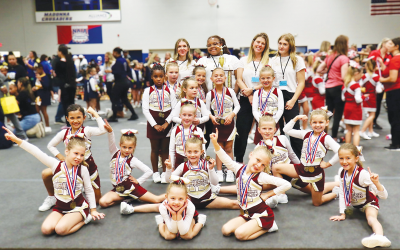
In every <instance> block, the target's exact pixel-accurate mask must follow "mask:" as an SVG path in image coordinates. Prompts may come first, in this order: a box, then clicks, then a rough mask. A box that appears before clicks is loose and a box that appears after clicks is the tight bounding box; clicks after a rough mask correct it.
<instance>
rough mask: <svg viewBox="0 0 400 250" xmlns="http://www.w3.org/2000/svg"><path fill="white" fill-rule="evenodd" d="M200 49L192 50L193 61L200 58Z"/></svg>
mask: <svg viewBox="0 0 400 250" xmlns="http://www.w3.org/2000/svg"><path fill="white" fill-rule="evenodd" d="M200 54H201V50H200V49H195V50H194V51H193V60H194V61H195V62H197V61H198V60H199V59H200V58H201V55H200Z"/></svg>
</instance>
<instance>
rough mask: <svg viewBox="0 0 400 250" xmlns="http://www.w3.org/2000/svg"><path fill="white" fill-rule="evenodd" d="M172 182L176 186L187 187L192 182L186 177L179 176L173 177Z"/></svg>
mask: <svg viewBox="0 0 400 250" xmlns="http://www.w3.org/2000/svg"><path fill="white" fill-rule="evenodd" d="M171 181H172V182H173V183H175V184H178V185H180V184H183V185H187V184H189V183H190V180H189V179H187V178H185V177H179V176H177V175H171Z"/></svg>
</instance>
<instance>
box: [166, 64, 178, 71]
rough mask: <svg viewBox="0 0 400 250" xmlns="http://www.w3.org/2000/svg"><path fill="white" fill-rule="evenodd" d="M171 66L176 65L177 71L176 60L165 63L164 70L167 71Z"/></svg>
mask: <svg viewBox="0 0 400 250" xmlns="http://www.w3.org/2000/svg"><path fill="white" fill-rule="evenodd" d="M171 67H177V68H178V72H179V65H178V63H177V62H169V63H167V65H165V72H168V70H169V68H171Z"/></svg>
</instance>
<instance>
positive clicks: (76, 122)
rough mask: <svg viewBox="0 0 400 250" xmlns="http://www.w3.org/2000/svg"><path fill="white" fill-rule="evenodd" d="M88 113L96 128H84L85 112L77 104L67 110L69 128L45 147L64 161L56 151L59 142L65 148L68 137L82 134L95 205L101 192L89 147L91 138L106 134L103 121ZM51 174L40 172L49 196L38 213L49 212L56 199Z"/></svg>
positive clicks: (98, 177) (90, 110) (97, 173)
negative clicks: (62, 143)
mask: <svg viewBox="0 0 400 250" xmlns="http://www.w3.org/2000/svg"><path fill="white" fill-rule="evenodd" d="M88 113H89V114H91V115H92V117H95V118H96V122H97V125H98V127H97V128H95V127H84V126H83V121H84V120H85V118H86V116H85V111H84V109H83V108H82V107H81V106H80V105H78V104H72V105H70V106H69V107H68V109H67V116H66V119H67V121H68V122H69V123H70V124H71V127H70V128H67V129H63V130H61V131H60V132H58V133H57V134H56V135H55V136H54V138H53V139H51V141H50V142H49V144H48V145H47V148H48V149H49V151H50V152H51V153H52V154H53V155H54V156H55V157H56V158H57V159H59V160H60V161H64V160H65V156H64V155H62V154H61V153H60V151H58V149H57V145H58V144H60V143H61V142H64V144H65V146H68V143H69V141H70V139H69V138H70V137H71V136H73V135H78V134H83V136H84V139H85V141H86V152H85V162H86V163H87V165H88V170H89V174H90V180H91V182H92V186H93V188H94V193H95V197H96V203H98V202H99V200H100V197H101V190H100V176H99V172H98V171H97V165H96V163H95V162H94V159H93V156H92V151H91V146H92V141H91V137H92V136H98V135H102V134H105V133H106V130H105V129H104V122H103V119H101V117H100V116H99V115H98V114H97V112H96V111H95V110H94V109H92V108H89V109H88ZM52 178H54V177H53V173H52V172H51V171H49V170H48V169H45V170H43V171H42V179H43V182H44V185H45V187H46V189H47V193H48V194H49V196H48V197H47V198H46V199H45V200H44V202H43V204H42V205H41V206H40V207H39V211H42V212H43V211H47V210H49V209H50V208H51V207H52V206H54V204H55V203H56V198H55V197H54V187H53V182H52Z"/></svg>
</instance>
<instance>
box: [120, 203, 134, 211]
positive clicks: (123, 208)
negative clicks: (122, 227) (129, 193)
mask: <svg viewBox="0 0 400 250" xmlns="http://www.w3.org/2000/svg"><path fill="white" fill-rule="evenodd" d="M120 212H121V214H133V213H134V212H135V208H134V207H133V206H132V205H130V204H128V203H127V202H124V201H123V202H121V207H120Z"/></svg>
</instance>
